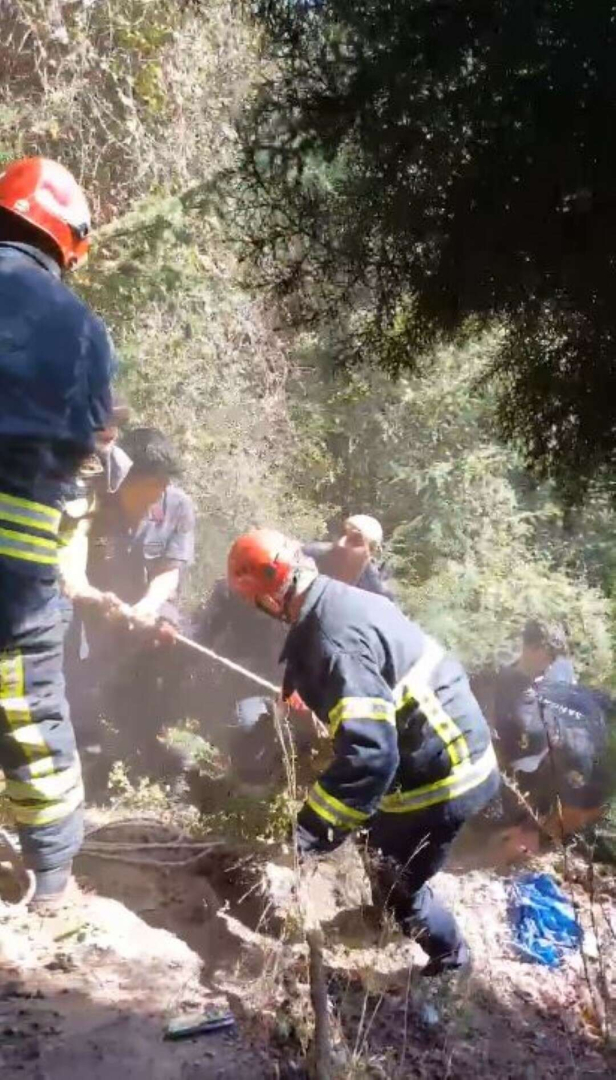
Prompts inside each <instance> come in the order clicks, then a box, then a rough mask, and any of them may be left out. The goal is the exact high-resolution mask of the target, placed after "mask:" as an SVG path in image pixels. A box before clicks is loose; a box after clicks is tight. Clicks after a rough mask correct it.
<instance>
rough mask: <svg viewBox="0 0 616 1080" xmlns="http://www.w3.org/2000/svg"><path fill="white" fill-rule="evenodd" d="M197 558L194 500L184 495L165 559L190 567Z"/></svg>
mask: <svg viewBox="0 0 616 1080" xmlns="http://www.w3.org/2000/svg"><path fill="white" fill-rule="evenodd" d="M194 556H195V511H194V507H193V502H192V499H191V498H189V496H188V495H184V498H183V499H182V502H181V503H180V505H179V507H178V513H177V518H176V521H175V528H174V529H173V532H172V533H171V534H170V536H169V539H168V541H167V546H166V548H165V552H164V556H163V557H164V558H165V559H171V560H173V561H175V562H178V563H183V564H185V565H187V566H188V565H190V563H192V561H193V559H194Z"/></svg>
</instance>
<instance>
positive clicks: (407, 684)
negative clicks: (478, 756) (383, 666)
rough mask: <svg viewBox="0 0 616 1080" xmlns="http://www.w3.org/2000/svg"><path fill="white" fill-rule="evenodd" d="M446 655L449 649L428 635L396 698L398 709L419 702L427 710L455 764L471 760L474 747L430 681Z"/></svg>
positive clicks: (419, 705) (398, 685)
mask: <svg viewBox="0 0 616 1080" xmlns="http://www.w3.org/2000/svg"><path fill="white" fill-rule="evenodd" d="M444 656H445V650H444V649H443V648H442V647H441V646H440V645H439V644H438V642H436V641H434V640H433V639H432V638H427V639H426V644H425V646H424V650H423V653H422V655H421V656H420V658H419V660H418V661H417V662H416V663H415V664H413V667H412V668H411V669H410V671H409V672H408V673H407V674H406V675H405V676H404V678H403V679H401V680H400V682H399V683H398V684H397V686H396V687H395V689H394V701H395V702H396V708H397V709H398V710H400V709H403V708H406V706H408V705H411V704H416V705H417V706H418V707H419V709H420V710H421V712H422V713H423V714H424V716H425V718H426V720H427V721H428V723H429V724H430V727H431V728H432V729H433V731H435V732H436V734H437V735H438V736H439V738H440V739H442V741H443V743H444V744H445V746H446V748H447V753H448V754H449V760H450V761H451V764H452V767H454V768H455V767H456V766H457V765H460V764H461V762H464V761H469V760H470V751H469V749H468V743H467V741H466V738H465V736H464V735H463V733H462V732H461V731H460V728H459V727H458V725H457V724H456V722H455V720H453V719H452V718H451V716H449V714H448V713H447V712H445V709H444V708H443V706H442V705H441V703H440V701H439V699H438V697H437V696H436V694H435V693H434V691H433V690H432V689H431V688H430V686H429V685H428V681H429V679H430V677H431V675H432V673H433V672H434V671H435V669H436V668H437V667H438V665H439V664H440V662H441V660H442V659H443V657H444Z"/></svg>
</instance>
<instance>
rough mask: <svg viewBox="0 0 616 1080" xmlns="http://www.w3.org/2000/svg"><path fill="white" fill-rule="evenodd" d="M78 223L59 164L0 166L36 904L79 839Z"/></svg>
mask: <svg viewBox="0 0 616 1080" xmlns="http://www.w3.org/2000/svg"><path fill="white" fill-rule="evenodd" d="M89 229H90V217H89V212H88V206H87V203H86V200H85V197H84V195H83V192H82V191H81V189H80V187H79V186H78V184H77V183H76V181H75V180H74V179H73V177H72V176H71V174H70V173H69V172H67V170H66V169H64V168H63V167H62V166H61V165H59V164H57V163H56V162H52V161H48V160H46V159H44V158H29V159H26V160H23V161H18V162H15V163H13V164H12V165H9V166H8V167H7V168H6V169H5V170H4V172H3V173H1V174H0V327H1V333H0V768H1V769H2V771H3V773H4V777H5V783H6V793H7V795H8V798H9V800H10V802H11V805H12V808H13V812H14V815H15V821H16V825H17V828H18V831H19V836H20V841H21V846H22V852H23V858H24V862H25V864H26V866H27V867H29V868H30V869H31V870H33V871H34V875H35V881H36V891H35V896H34V903H35V904H36V905H38V907H39V910H44V909H45V907H46V906H48V905H53V904H54V903H55V902H57V901H58V900H59V898H60V897H61V896H62V894H63V893H64V892H65V889H66V886H67V884H68V882H69V880H70V875H71V865H72V860H73V858H74V856H75V855H76V854H77V852H78V850H79V847H80V844H81V840H82V812H83V786H82V780H81V770H80V764H79V758H78V755H77V752H76V747H75V738H74V734H73V729H72V726H71V723H70V719H69V713H68V707H67V702H66V697H65V692H64V679H63V675H62V648H63V633H64V627H63V621H62V616H61V609H60V598H59V589H58V582H57V560H58V550H57V549H58V540H57V533H58V527H59V522H60V517H61V510H62V506H63V502H64V500H65V498H66V496H67V493H70V491H71V490H72V485H73V481H74V477H75V475H76V473H77V470H78V469H79V467H80V464H81V462H82V461H83V459H84V458H85V457H86V456H87V455H88V454H89V453H91V452H92V450H93V449H94V435H95V432H96V431H97V430H100V429H103V428H104V427H105V425H106V423H107V418H108V415H109V409H110V404H111V401H110V385H109V383H110V377H111V374H112V370H113V367H114V360H113V353H112V349H111V346H110V343H109V339H108V336H107V333H106V330H105V327H104V325H103V324H102V322H101V321H100V320H99V319H98V318H96V317H95V316H94V315H93V314H92V312H91V311H90V310H89V308H88V307H87V306H86V305H85V304H84V303H83V302H82V301H81V300H79V299H78V298H77V297H76V296H75V295H74V294H73V293H72V292H71V291H70V290H69V289H68V288H67V287H66V286H65V285H64V283H63V282H62V280H61V278H62V274H63V272H65V271H68V270H70V269H71V268H72V267H74V266H75V265H77V264H78V263H79V262H80V261H81V260H82V259H83V257H84V256H85V254H86V252H87V249H88V245H89V240H88V233H89Z"/></svg>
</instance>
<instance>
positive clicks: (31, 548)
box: [0, 528, 58, 565]
mask: <svg viewBox="0 0 616 1080" xmlns="http://www.w3.org/2000/svg"><path fill="white" fill-rule="evenodd" d="M0 555H8V556H9V558H11V559H24V560H25V561H26V562H35V563H43V564H45V565H47V564H49V565H51V564H53V563H57V561H58V542H57V540H47V539H45V538H43V537H42V536H31V535H30V534H29V533H21V532H15V531H14V530H13V529H2V528H0Z"/></svg>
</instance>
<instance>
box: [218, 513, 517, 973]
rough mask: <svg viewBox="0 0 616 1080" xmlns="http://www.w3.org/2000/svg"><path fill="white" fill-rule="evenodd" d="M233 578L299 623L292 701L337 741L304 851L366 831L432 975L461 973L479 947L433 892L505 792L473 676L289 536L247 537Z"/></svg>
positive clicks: (309, 810)
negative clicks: (468, 830)
mask: <svg viewBox="0 0 616 1080" xmlns="http://www.w3.org/2000/svg"><path fill="white" fill-rule="evenodd" d="M228 578H229V584H230V586H231V588H233V589H234V590H235V591H236V592H237V593H239V594H240V595H241V596H243V597H244V598H245V599H246V600H248V601H251V602H252V603H254V604H256V605H257V607H259V608H261V609H262V610H264V611H266V612H268V614H270V615H272V616H273V617H274V618H277V619H279V620H282V621H284V622H287V623H289V624H290V625H291V630H290V632H289V634H288V637H287V640H286V643H285V647H284V650H283V654H282V657H281V659H282V660H284V661H285V662H286V670H285V676H284V691H283V693H284V697H285V698H288V697H289V695H291V694H292V693H297V694H299V695H300V696H301V698H302V699H303V701H304V702H305V703H306V705H307V706H308V707H309V708H310V709H312V710H313V712H315V713H316V715H317V716H318V718H319V719H320V720H321V721H322V722H323V723H325V724H327V725H328V726H329V732H330V735H331V738H332V739H333V748H334V759H333V762H332V764H331V765H330V767H329V768H328V769H327V770H326V771H325V772H324V773H323V775H322V776H321V778H320V779H319V780H318V781H317V783H316V784H315V785H314V787H313V788H312V790H311V792H310V794H309V795H308V798H307V800H306V802H305V803H304V806H303V807H302V809H301V811H300V813H299V817H298V821H297V833H296V835H297V844H298V848H299V851H300V853H301V854H303V855H309V854H312V853H314V854H318V853H320V852H327V851H331V850H332V849H334V848H336V847H337V846H338V845H339V844H341V843H342V842H343V841H344V840H345V838H346V837H347V836H349V834H350V833H352V832H353V831H355V830H357V829H362V828H363V829H366V830H367V836H368V844H369V846H370V848H371V849H372V851H373V853H374V854H375V856H376V858H375V870H374V875H375V882H376V885H377V888H378V891H379V892H380V893H381V895H382V896H383V899H384V902H385V903H386V904H387V906H388V907H390V908H391V909H392V910H393V912H394V914H395V916H396V918H397V920H398V922H399V924H400V925H401V927H402V929H403V930H404V932H406V933H407V934H409V935H411V934H412V935H413V936H417V937H418V940H419V942H420V944H421V945H422V947H423V949H424V950H425V951H426V952H427V954H428V957H429V961H428V963H427V965H426V967H425V968H424V969H423V970H424V972H425V974H427V975H435V974H439V973H441V972H443V971H445V970H448V969H455V968H458V967H461V966H462V965H463V964H465V963H466V962H467V960H468V958H469V953H468V947H467V945H466V943H465V941H464V939H463V937H462V935H461V933H460V930H459V928H458V926H457V924H456V921H455V919H454V917H453V915H452V914H451V913H450V912H449V911H448V910H447V909H446V908H445V907H444V906H443V905H442V903H441V902H440V901H439V900H438V899H437V898H436V897H435V896H434V894H433V893H432V890H431V888H430V885H429V884H428V882H429V879H430V878H431V877H433V875H434V874H435V873H436V872H437V871H438V870H439V869H440V868H441V866H442V865H443V863H444V861H445V858H446V856H447V853H448V851H449V848H450V846H451V844H452V842H453V840H454V838H455V836H456V835H457V833H458V832H459V830H460V829H461V827H462V825H463V824H464V822H465V821H466V819H467V818H468V817H469V816H470V815H471V814H474V813H475V812H476V811H478V810H480V809H481V808H482V807H483V806H484V805H485V804H486V803H487V802H488V801H489V800H490V799H491V798H492V797H493V795H494V794H495V793H496V791H497V789H498V785H499V777H498V770H497V767H496V759H495V756H494V751H493V749H492V745H491V742H490V734H489V730H488V726H487V724H486V721H485V720H484V717H483V715H482V713H481V711H480V709H479V706H478V705H477V702H476V701H475V698H474V697H473V695H472V693H471V691H470V688H469V684H468V681H467V678H466V675H465V673H464V671H463V669H462V667H461V666H460V664H459V663H458V661H457V660H455V659H454V658H453V657H452V656H450V655H448V654H446V653H445V650H444V649H443V648H441V646H440V645H439V644H438V643H437V642H436V641H434V640H433V639H432V638H430V637H428V636H427V635H426V634H425V633H424V632H423V630H421V628H420V627H419V626H418V625H417V624H416V623H412V622H409V620H408V619H406V618H405V617H404V615H402V613H401V612H400V611H399V610H398V608H396V607H395V606H394V605H393V604H391V603H390V602H389V601H388V600H385V599H384V598H383V597H379V596H373V595H371V594H370V593H367V592H365V591H362V590H360V589H356V588H354V587H352V586H349V585H346V584H344V583H342V582H338V581H333V580H331V579H329V578H326V577H323V576H320V575H318V573H317V568H316V566H315V563H314V562H313V560H311V559H309V558H308V557H307V556H306V555H305V554H304V553H303V552H302V549H301V545H300V544H299V543H298V542H296V541H294V540H290V539H288V538H287V537H285V536H283V535H281V534H280V533H277V532H274V531H271V530H255V531H254V532H251V533H247V534H245V535H244V536H241V537H240V538H239V539H238V540H236V541H235V543H234V544H233V546H232V548H231V550H230V553H229V559H228Z"/></svg>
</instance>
